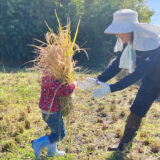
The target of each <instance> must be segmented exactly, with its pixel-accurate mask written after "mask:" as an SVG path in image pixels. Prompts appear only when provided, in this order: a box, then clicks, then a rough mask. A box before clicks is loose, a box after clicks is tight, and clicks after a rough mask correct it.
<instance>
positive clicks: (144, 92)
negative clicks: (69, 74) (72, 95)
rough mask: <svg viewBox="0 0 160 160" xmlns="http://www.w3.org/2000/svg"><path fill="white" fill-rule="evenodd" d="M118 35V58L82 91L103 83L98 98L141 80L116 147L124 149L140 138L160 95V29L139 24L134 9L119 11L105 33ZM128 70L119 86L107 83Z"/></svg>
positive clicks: (95, 92)
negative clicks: (149, 111) (141, 125)
mask: <svg viewBox="0 0 160 160" xmlns="http://www.w3.org/2000/svg"><path fill="white" fill-rule="evenodd" d="M104 32H105V33H107V34H115V36H116V37H117V42H116V45H115V48H114V50H115V52H117V54H118V56H117V57H116V59H115V60H114V61H113V62H112V64H111V65H109V66H108V67H107V68H106V69H105V71H104V72H103V73H102V74H101V75H99V76H98V77H97V78H96V79H94V78H87V79H85V80H84V81H82V83H81V84H80V87H81V88H82V89H84V90H85V89H89V88H92V87H94V86H95V85H98V84H101V85H102V87H101V88H99V89H97V90H94V91H93V92H92V94H93V96H94V97H95V98H99V97H102V96H104V95H106V94H109V93H111V92H116V91H119V90H122V89H125V88H127V87H128V86H130V85H132V84H134V83H135V82H136V81H138V80H139V79H142V83H141V86H140V88H139V90H138V93H137V95H136V98H135V100H134V102H133V104H132V106H131V107H130V111H131V112H130V114H129V116H128V119H127V123H126V126H125V131H124V135H123V137H122V139H121V141H120V143H119V145H118V147H116V148H109V149H110V150H117V149H119V150H123V149H124V148H125V147H124V146H125V145H126V144H128V143H129V142H130V141H131V140H132V139H133V137H134V136H135V135H136V131H137V130H138V129H139V126H140V124H141V121H142V118H143V117H144V116H145V115H146V113H147V111H148V110H149V108H150V107H151V105H152V103H153V102H154V100H155V99H156V98H157V97H158V96H159V94H160V83H158V80H159V79H160V60H159V59H160V28H159V27H156V26H153V25H151V24H145V23H139V22H138V14H137V12H135V11H133V10H131V9H123V10H119V11H116V12H115V13H114V16H113V21H112V24H111V25H110V26H109V27H108V28H107V29H106V30H105V31H104ZM122 68H125V69H128V71H129V74H128V75H127V76H125V77H124V78H123V79H121V80H120V81H118V82H116V83H115V84H111V85H109V84H107V83H104V82H107V81H108V80H109V79H111V78H112V77H114V76H115V75H116V74H117V73H119V72H120V70H121V69H122Z"/></svg>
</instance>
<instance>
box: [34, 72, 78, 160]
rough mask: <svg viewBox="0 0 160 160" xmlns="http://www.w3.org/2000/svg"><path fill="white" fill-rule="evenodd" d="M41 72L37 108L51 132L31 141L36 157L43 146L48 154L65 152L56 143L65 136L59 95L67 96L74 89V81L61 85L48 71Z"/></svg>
mask: <svg viewBox="0 0 160 160" xmlns="http://www.w3.org/2000/svg"><path fill="white" fill-rule="evenodd" d="M43 73H44V76H43V77H42V82H41V97H40V102H39V108H40V109H41V110H42V117H43V120H44V121H45V122H46V123H47V125H48V126H49V128H50V130H51V133H50V135H45V136H42V137H40V138H38V139H35V140H34V141H32V147H33V149H34V153H35V156H36V157H37V158H41V156H40V152H41V150H42V149H43V148H45V147H47V148H48V153H47V154H48V156H51V157H52V156H56V155H64V154H65V152H64V151H58V149H57V143H58V142H59V140H62V139H63V138H64V137H65V128H64V122H63V118H62V114H61V104H60V96H68V95H70V94H71V93H72V92H73V90H74V89H75V83H71V84H70V85H62V84H61V83H60V81H59V80H57V79H55V78H54V77H52V76H50V74H48V71H43Z"/></svg>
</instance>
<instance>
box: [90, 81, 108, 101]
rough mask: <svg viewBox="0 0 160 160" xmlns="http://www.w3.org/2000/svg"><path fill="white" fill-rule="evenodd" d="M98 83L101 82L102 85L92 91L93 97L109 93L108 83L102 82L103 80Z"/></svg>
mask: <svg viewBox="0 0 160 160" xmlns="http://www.w3.org/2000/svg"><path fill="white" fill-rule="evenodd" d="M98 83H99V84H101V85H102V87H101V88H98V89H96V90H94V91H93V92H92V95H93V97H94V98H100V97H103V96H105V95H106V94H109V93H111V89H110V86H109V84H107V83H104V82H100V81H99V82H98Z"/></svg>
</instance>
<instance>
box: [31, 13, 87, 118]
mask: <svg viewBox="0 0 160 160" xmlns="http://www.w3.org/2000/svg"><path fill="white" fill-rule="evenodd" d="M55 14H56V17H57V21H58V25H59V28H58V33H57V34H56V33H54V32H53V30H52V29H51V28H50V27H49V26H48V24H47V23H46V25H47V27H48V29H49V32H48V33H47V34H46V35H45V39H46V43H44V42H42V41H40V40H37V39H36V41H38V42H40V43H41V44H42V45H41V46H35V45H32V46H34V47H35V48H36V50H35V52H36V53H37V54H38V57H37V58H36V59H35V60H34V62H35V66H34V68H35V69H36V70H37V69H38V70H42V71H47V74H49V76H53V77H55V79H57V80H59V81H60V82H61V84H63V85H68V84H70V83H72V82H73V81H74V78H75V72H74V69H75V64H76V62H75V61H74V60H73V56H74V53H75V52H80V51H81V50H83V51H84V52H85V53H86V51H85V50H84V49H80V48H79V46H78V45H77V44H76V43H75V41H76V37H77V34H78V28H79V24H80V21H79V22H78V25H77V28H76V32H75V36H74V39H73V41H72V40H71V31H70V21H69V20H68V21H67V25H66V26H65V27H62V25H61V23H60V21H59V18H58V16H57V13H56V12H55ZM86 55H87V53H86ZM58 89H59V88H58ZM58 89H57V90H58ZM55 94H56V92H55ZM54 98H55V96H53V100H54ZM53 100H52V103H51V104H50V110H51V106H52V104H53ZM60 101H61V112H62V115H68V114H69V113H70V112H71V110H72V109H73V104H72V96H67V97H60ZM50 110H49V111H48V115H49V113H50Z"/></svg>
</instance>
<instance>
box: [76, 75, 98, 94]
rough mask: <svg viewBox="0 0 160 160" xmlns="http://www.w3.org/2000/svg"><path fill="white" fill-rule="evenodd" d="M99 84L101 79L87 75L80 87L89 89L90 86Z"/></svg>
mask: <svg viewBox="0 0 160 160" xmlns="http://www.w3.org/2000/svg"><path fill="white" fill-rule="evenodd" d="M98 84H99V81H98V79H96V78H90V77H87V78H86V79H84V80H83V81H82V82H81V83H80V84H79V86H80V88H81V89H82V90H84V91H85V90H87V89H90V88H93V87H95V86H96V85H98Z"/></svg>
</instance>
